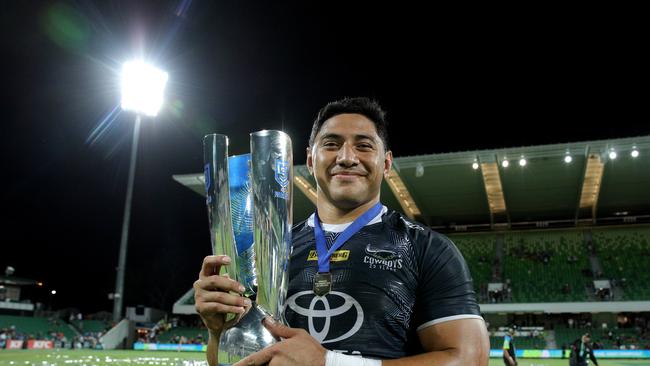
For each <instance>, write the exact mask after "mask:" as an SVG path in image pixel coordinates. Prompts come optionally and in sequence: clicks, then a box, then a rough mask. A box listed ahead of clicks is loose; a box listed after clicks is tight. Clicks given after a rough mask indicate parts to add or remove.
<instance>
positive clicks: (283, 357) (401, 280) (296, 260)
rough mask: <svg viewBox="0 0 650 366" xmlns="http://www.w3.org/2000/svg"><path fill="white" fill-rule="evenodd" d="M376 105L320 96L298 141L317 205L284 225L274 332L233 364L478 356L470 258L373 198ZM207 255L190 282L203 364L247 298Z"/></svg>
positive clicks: (379, 164) (482, 347) (377, 178)
mask: <svg viewBox="0 0 650 366" xmlns="http://www.w3.org/2000/svg"><path fill="white" fill-rule="evenodd" d="M386 125H387V123H386V120H385V113H384V112H383V111H382V109H381V108H380V106H379V105H378V104H377V103H376V102H374V101H372V100H370V99H368V98H347V99H343V100H340V101H336V102H332V103H329V104H328V105H327V106H325V107H324V108H323V109H321V111H320V112H319V113H318V116H317V118H316V120H315V122H314V125H313V128H312V133H311V136H310V140H309V147H308V149H307V166H308V168H309V171H310V172H311V174H312V175H313V176H314V177H315V179H316V183H317V193H318V195H317V202H316V212H315V213H314V214H313V215H312V216H311V217H310V218H309V219H308V220H306V221H304V222H302V223H300V224H298V225H296V227H294V229H293V239H292V240H293V242H292V245H293V249H292V254H291V262H290V270H289V278H290V281H289V289H288V294H287V302H286V309H285V317H286V319H287V321H288V322H289V324H290V326H291V328H289V327H285V326H282V325H279V324H275V323H274V322H272V321H269V320H267V322H266V323H265V325H266V326H267V328H268V329H269V330H270V331H271V332H272V333H273V334H275V335H276V336H278V337H281V338H282V339H283V340H282V341H281V342H279V343H277V344H275V345H273V346H271V347H268V348H266V349H264V350H262V351H260V352H258V353H256V354H253V355H251V356H249V357H247V358H246V359H244V360H242V361H241V362H239V363H238V365H261V364H264V363H270V364H272V365H273V364H277V365H340V366H343V365H384V366H390V365H487V364H488V355H489V342H488V337H487V331H486V329H485V324H484V321H483V319H482V318H481V317H480V311H479V307H478V305H477V303H476V299H475V294H474V291H473V290H472V279H471V276H470V273H469V270H468V269H467V265H466V264H465V261H464V259H463V257H462V255H461V254H460V253H459V252H458V249H456V247H455V246H454V244H453V243H452V242H451V241H450V240H449V239H448V238H446V237H445V236H443V235H440V234H438V233H436V232H434V231H432V230H430V229H428V228H426V227H424V226H421V225H420V224H418V223H415V222H412V221H410V220H408V219H406V218H405V217H403V216H402V215H401V214H399V213H397V212H395V211H392V210H388V209H387V208H386V207H385V206H383V205H382V204H381V202H380V187H381V182H382V180H383V178H384V177H385V176H386V175H387V174H388V172H389V171H390V169H391V164H392V160H393V156H392V153H391V151H390V150H389V149H388V137H387V128H386ZM227 264H228V259H227V258H224V257H220V256H209V257H206V259H205V260H204V263H203V268H202V270H201V273H200V274H199V280H197V281H196V282H195V284H194V288H195V300H196V308H197V311H198V312H199V314H200V315H201V317H202V318H203V320H204V322H205V324H206V326H207V327H208V329H209V330H210V341H209V344H208V355H207V356H208V361H209V363H210V365H216V364H217V363H216V348H217V345H218V338H219V334H220V332H221V330H222V328H223V316H224V314H225V313H227V312H236V313H241V312H243V311H244V308H245V307H246V306H248V305H249V303H248V302H246V301H245V299H243V298H242V297H240V296H237V295H233V294H228V293H227V292H226V291H229V290H230V291H239V292H241V289H242V288H241V287H240V284H238V283H236V282H235V281H232V280H230V279H228V278H226V277H221V276H216V275H214V273H219V272H218V269H219V267H220V266H222V265H227Z"/></svg>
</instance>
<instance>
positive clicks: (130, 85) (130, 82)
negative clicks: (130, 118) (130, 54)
mask: <svg viewBox="0 0 650 366" xmlns="http://www.w3.org/2000/svg"><path fill="white" fill-rule="evenodd" d="M168 78H169V76H168V75H167V73H166V72H164V71H162V70H160V69H157V68H155V67H153V66H151V65H148V64H146V63H144V62H143V61H130V62H126V63H124V66H123V68H122V109H124V110H131V111H134V112H137V113H143V114H145V115H147V116H152V117H153V116H155V115H157V114H158V111H159V110H160V107H162V103H163V91H164V90H165V84H167V79H168Z"/></svg>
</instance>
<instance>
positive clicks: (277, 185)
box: [217, 131, 293, 365]
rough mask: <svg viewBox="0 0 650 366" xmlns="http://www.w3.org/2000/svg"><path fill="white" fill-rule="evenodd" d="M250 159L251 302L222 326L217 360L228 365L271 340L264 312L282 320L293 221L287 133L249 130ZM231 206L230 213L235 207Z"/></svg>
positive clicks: (291, 162) (289, 143)
mask: <svg viewBox="0 0 650 366" xmlns="http://www.w3.org/2000/svg"><path fill="white" fill-rule="evenodd" d="M250 159H251V168H250V169H251V186H252V192H253V193H252V206H253V239H254V240H253V241H254V244H253V247H254V255H255V274H256V278H257V293H256V302H254V303H253V307H252V308H251V309H250V310H249V311H248V312H247V313H246V314H244V315H243V316H242V317H241V318H240V319H238V320H235V321H234V322H232V323H230V324H229V325H228V326H230V327H229V328H228V329H225V330H224V331H223V332H222V334H221V338H220V339H219V351H218V354H217V359H218V362H219V365H231V364H233V363H235V362H237V361H239V360H241V359H242V358H244V357H246V356H248V355H250V354H252V353H254V352H257V351H260V350H262V349H263V348H265V347H267V346H269V345H271V344H273V343H275V342H277V340H276V339H274V337H273V336H272V335H271V334H270V333H269V331H268V330H267V329H266V328H265V327H264V325H263V324H262V320H263V319H264V318H265V317H266V316H269V315H270V316H273V317H274V318H275V319H276V320H278V321H280V322H282V323H283V324H286V321H285V319H284V315H283V313H284V301H285V298H286V294H287V286H288V270H289V255H290V250H291V223H292V221H293V216H292V197H293V184H292V183H293V155H292V151H291V139H290V138H289V137H288V136H287V135H286V134H285V133H283V132H280V131H260V132H256V133H252V134H251V157H250ZM231 187H232V185H231ZM233 201H235V199H233ZM233 204H234V203H233ZM235 206H236V205H234V206H233V215H236V214H235V212H236V211H237V209H236V208H235ZM239 261H241V262H242V263H245V264H242V265H243V266H247V265H248V264H247V263H249V262H250V261H249V260H248V259H242V256H240V257H239Z"/></svg>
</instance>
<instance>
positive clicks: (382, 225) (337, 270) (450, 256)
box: [285, 208, 480, 358]
mask: <svg viewBox="0 0 650 366" xmlns="http://www.w3.org/2000/svg"><path fill="white" fill-rule="evenodd" d="M385 211H386V209H385V208H384V212H385ZM309 222H311V225H310V224H309ZM323 226H324V227H323V229H324V230H325V236H326V239H327V245H328V247H330V246H331V245H332V244H333V242H334V240H335V239H336V237H337V236H338V235H339V233H338V232H330V231H327V227H326V226H325V225H323ZM289 267H290V268H289V279H290V280H289V288H288V293H287V301H286V307H285V316H286V319H287V321H288V322H289V324H290V325H291V326H292V327H295V328H303V329H305V330H307V331H308V332H309V333H310V334H311V335H312V336H313V337H314V338H316V339H317V340H318V341H319V342H321V344H322V345H323V346H324V347H325V348H327V349H330V350H336V351H342V352H345V353H348V354H361V355H363V356H367V357H375V358H399V357H404V356H408V355H412V354H417V353H421V352H423V350H422V348H421V346H420V342H419V340H418V337H417V330H419V329H423V328H426V327H427V326H430V325H433V324H436V323H439V322H444V321H447V320H454V319H460V318H480V312H479V307H478V304H477V303H476V298H475V294H474V291H473V289H472V278H471V276H470V272H469V270H468V268H467V265H466V264H465V260H464V259H463V257H462V255H461V254H460V252H459V251H458V249H457V248H456V246H455V245H454V244H453V243H452V242H451V241H450V240H449V239H448V238H447V237H445V236H443V235H441V234H438V233H436V232H434V231H432V230H430V229H427V228H424V227H422V226H420V225H419V224H416V223H413V222H411V221H409V220H407V219H405V218H404V217H402V215H400V214H399V213H397V212H394V211H388V212H387V213H385V214H383V216H382V215H378V216H377V217H376V218H375V220H373V221H371V222H370V223H369V224H368V225H366V226H365V227H363V228H362V229H361V230H360V231H359V232H357V233H356V234H355V235H353V236H352V237H351V238H350V239H349V240H348V241H347V242H346V243H345V244H344V245H343V246H342V247H340V248H339V249H338V250H337V251H336V252H334V253H333V255H332V257H331V258H330V271H331V273H332V281H333V283H332V290H331V292H330V293H329V294H327V295H325V296H323V297H318V296H316V295H315V294H314V293H313V291H312V286H313V281H314V275H315V274H316V273H317V272H318V255H317V252H316V244H315V240H314V230H313V220H308V221H305V222H302V223H300V224H298V225H297V226H295V227H294V229H293V249H292V253H291V261H290V266H289Z"/></svg>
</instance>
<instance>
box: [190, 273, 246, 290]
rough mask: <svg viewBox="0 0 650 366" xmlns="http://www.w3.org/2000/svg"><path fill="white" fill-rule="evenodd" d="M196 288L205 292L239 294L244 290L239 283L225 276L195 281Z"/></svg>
mask: <svg viewBox="0 0 650 366" xmlns="http://www.w3.org/2000/svg"><path fill="white" fill-rule="evenodd" d="M197 286H198V287H199V288H200V289H202V290H205V291H224V292H228V291H232V292H237V293H240V294H241V293H244V291H245V290H246V289H245V288H244V286H243V285H242V284H241V283H239V282H237V281H235V280H233V279H230V278H228V277H225V276H209V277H204V278H203V279H200V280H197Z"/></svg>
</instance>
